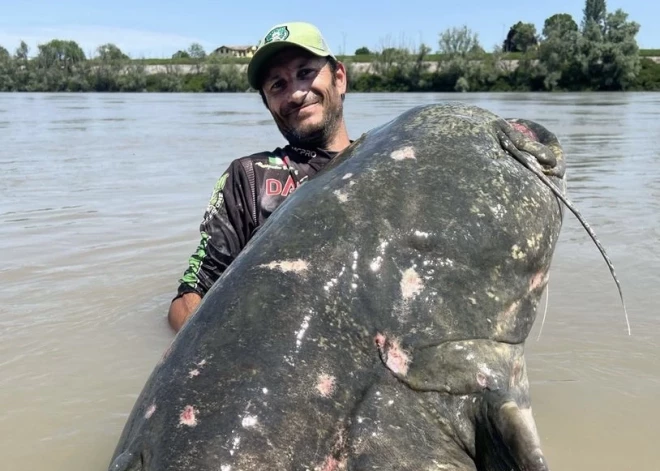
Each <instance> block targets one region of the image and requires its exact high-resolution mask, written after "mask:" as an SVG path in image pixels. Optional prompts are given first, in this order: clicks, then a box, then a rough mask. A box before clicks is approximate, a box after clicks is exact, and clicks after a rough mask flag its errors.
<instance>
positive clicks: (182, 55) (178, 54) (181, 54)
mask: <svg viewBox="0 0 660 471" xmlns="http://www.w3.org/2000/svg"><path fill="white" fill-rule="evenodd" d="M189 58H190V54H188V52H187V51H181V50H179V51H176V52H175V53H174V54H172V59H189Z"/></svg>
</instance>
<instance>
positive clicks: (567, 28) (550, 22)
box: [542, 13, 578, 39]
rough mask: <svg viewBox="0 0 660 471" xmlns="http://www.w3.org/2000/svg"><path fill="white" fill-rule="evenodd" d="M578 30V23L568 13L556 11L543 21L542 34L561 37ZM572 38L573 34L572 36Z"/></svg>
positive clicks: (546, 36) (547, 36)
mask: <svg viewBox="0 0 660 471" xmlns="http://www.w3.org/2000/svg"><path fill="white" fill-rule="evenodd" d="M577 32H578V25H577V23H576V22H575V20H574V19H573V17H572V16H571V15H569V14H568V13H557V14H556V15H552V16H551V17H549V18H547V19H546V20H545V22H544V23H543V31H542V34H543V36H544V37H545V38H546V39H547V38H549V37H550V36H552V37H556V38H562V37H564V36H566V35H571V34H574V33H577ZM573 38H574V36H573Z"/></svg>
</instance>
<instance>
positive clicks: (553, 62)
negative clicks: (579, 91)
mask: <svg viewBox="0 0 660 471" xmlns="http://www.w3.org/2000/svg"><path fill="white" fill-rule="evenodd" d="M543 36H544V40H543V41H542V42H541V44H540V46H539V51H538V60H539V69H540V74H541V75H542V76H543V77H544V87H545V89H547V90H555V89H557V88H561V89H567V88H571V87H572V86H573V84H575V83H579V82H580V81H581V77H582V72H581V69H582V67H581V65H580V61H579V57H578V54H579V49H580V43H581V41H582V39H581V36H580V32H579V31H578V27H577V24H576V23H575V21H574V20H573V18H572V17H571V15H568V14H566V13H560V14H557V15H553V16H551V17H549V18H548V19H546V20H545V23H544V26H543Z"/></svg>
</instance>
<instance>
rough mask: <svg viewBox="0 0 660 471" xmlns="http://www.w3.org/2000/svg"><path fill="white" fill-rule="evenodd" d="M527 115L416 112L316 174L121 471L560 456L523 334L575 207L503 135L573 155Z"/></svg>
mask: <svg viewBox="0 0 660 471" xmlns="http://www.w3.org/2000/svg"><path fill="white" fill-rule="evenodd" d="M532 124H533V123H532ZM512 129H513V128H512V127H511V126H508V125H507V123H506V122H504V121H503V120H502V119H501V118H499V117H497V116H495V115H493V114H492V113H490V112H488V111H486V110H483V109H479V108H476V107H471V106H465V105H460V104H450V105H442V106H440V105H438V106H425V107H418V108H414V109H412V110H410V111H409V112H407V113H404V114H403V115H401V116H400V117H398V118H397V119H395V120H393V121H392V122H390V123H388V124H386V125H384V126H382V127H380V128H377V129H375V130H373V131H372V132H370V133H368V134H366V135H364V136H362V137H361V138H360V139H358V140H357V141H356V142H355V143H354V144H353V145H352V146H351V147H350V148H349V149H348V150H347V151H345V152H344V153H342V154H340V155H339V156H338V157H337V158H336V159H335V160H334V161H333V162H332V163H331V164H329V165H328V167H326V169H325V170H324V171H323V172H321V173H320V174H318V176H317V177H316V178H315V179H313V180H311V181H310V182H308V183H306V184H305V185H303V186H301V187H300V188H298V189H297V190H296V192H295V193H294V194H293V195H291V197H289V198H288V199H287V200H286V201H285V203H284V204H283V205H282V206H280V208H278V210H276V211H275V212H274V213H273V215H272V216H271V217H270V218H269V220H268V221H267V222H266V224H265V225H264V226H263V227H262V228H261V229H260V230H259V231H258V232H257V234H256V235H255V236H254V238H253V239H252V240H251V241H250V243H249V244H248V246H247V247H246V249H245V251H244V252H243V253H242V254H241V255H240V256H239V257H238V258H237V259H236V260H235V262H234V263H232V265H231V266H230V269H229V270H228V271H227V272H226V273H225V275H224V276H223V277H222V278H221V279H220V280H219V281H218V282H217V283H216V284H215V285H214V286H213V288H212V289H211V290H210V292H209V293H208V295H207V296H206V297H205V298H204V300H203V302H202V304H201V305H200V307H199V308H198V311H197V313H196V314H195V316H194V317H193V318H192V319H191V320H190V321H189V322H188V323H187V324H186V326H185V327H184V328H183V329H182V330H181V331H180V332H179V334H178V335H177V337H176V339H175V340H174V343H173V345H172V348H171V351H170V352H169V354H168V355H167V357H166V358H164V359H163V361H162V362H161V363H159V365H157V367H156V368H155V370H154V372H153V373H152V376H151V377H150V378H149V380H148V382H147V384H146V385H145V387H144V389H143V391H142V393H141V395H140V397H139V398H138V400H137V402H136V405H135V408H134V410H133V412H132V414H131V416H130V418H129V420H128V421H127V424H126V427H125V429H124V431H123V434H122V436H121V437H120V440H119V444H118V446H117V450H116V453H115V457H114V458H113V460H116V461H114V465H113V466H111V469H114V470H116V471H126V470H129V469H135V470H138V469H144V470H159V471H184V470H202V471H206V470H218V469H220V470H221V471H238V470H241V471H256V470H264V469H273V470H296V471H297V470H310V471H311V470H314V471H335V470H336V471H339V470H344V469H345V470H371V469H379V470H411V471H412V470H435V469H449V470H453V469H456V470H458V469H468V470H471V469H479V470H482V469H483V470H490V469H500V468H501V467H502V466H506V467H507V469H522V466H523V465H524V466H525V467H526V469H539V470H541V469H546V467H545V466H546V465H545V463H544V462H543V460H538V459H537V458H538V457H539V456H540V455H538V453H539V449H538V443H537V441H536V438H535V437H537V434H536V430H535V425H534V424H533V421H531V422H530V421H529V420H527V419H525V418H526V417H528V416H530V417H531V411H530V400H529V391H528V383H527V375H526V369H525V363H524V357H523V344H524V341H525V339H526V337H527V335H528V334H529V331H530V329H531V327H532V324H533V322H534V319H535V315H536V307H537V303H538V301H539V298H540V296H541V293H542V290H543V288H544V286H545V283H546V282H547V273H548V270H549V268H550V263H551V259H552V253H553V250H554V247H555V244H556V241H557V238H558V235H559V231H560V227H561V212H560V209H559V204H558V202H557V200H556V197H555V196H554V195H553V193H552V192H551V191H550V190H549V189H548V188H547V187H546V186H544V184H543V183H542V182H541V181H540V180H539V178H538V177H537V176H535V175H534V174H533V173H532V172H530V171H529V170H528V169H526V168H525V167H524V166H523V165H521V163H520V162H518V161H517V160H516V159H515V158H514V157H513V156H512V155H511V154H510V153H509V152H507V150H506V149H505V148H504V146H503V144H502V135H506V136H511V143H514V142H515V144H510V145H516V146H518V148H522V147H524V148H526V149H530V151H531V152H532V153H533V152H538V153H539V154H543V155H541V157H542V159H541V160H543V161H546V160H547V161H553V159H554V160H559V161H563V156H562V155H561V153H560V150H561V148H560V147H559V145H558V143H557V142H556V141H555V140H552V139H554V137H553V136H552V135H551V134H549V133H548V132H547V131H546V130H543V129H542V128H540V127H539V128H538V129H534V130H533V131H534V133H535V135H538V136H542V137H543V136H545V138H547V139H546V141H547V142H546V143H547V144H548V146H547V147H545V146H541V145H540V144H539V143H532V142H531V141H529V142H527V141H524V139H523V140H521V139H522V138H521V137H520V136H523V134H520V133H518V134H517V135H514V134H512V133H511V130H512ZM507 133H509V134H507ZM548 136H549V137H548ZM532 144H534V145H532ZM507 145H509V144H507ZM551 149H552V150H551ZM553 179H554V181H555V182H556V183H557V184H559V185H560V187H561V188H564V187H563V182H562V181H560V180H559V179H558V178H554V177H553ZM337 192H340V194H341V195H343V197H342V198H338V197H337ZM294 268H295V269H294ZM202 362H203V363H202ZM191 371H196V373H195V374H192V375H191V374H190V373H191ZM495 392H496V393H497V394H495ZM153 405H155V406H156V407H155V408H154V407H152V406H153ZM501 431H506V432H507V434H506V437H507V438H506V439H505V440H502V439H501V438H500V432H501ZM530 437H531V438H530ZM532 460H536V461H534V464H533V465H531V464H530V463H532Z"/></svg>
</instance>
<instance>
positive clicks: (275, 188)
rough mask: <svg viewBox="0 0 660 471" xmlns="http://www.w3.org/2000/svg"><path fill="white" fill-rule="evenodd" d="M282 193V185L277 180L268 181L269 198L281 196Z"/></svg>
mask: <svg viewBox="0 0 660 471" xmlns="http://www.w3.org/2000/svg"><path fill="white" fill-rule="evenodd" d="M281 192H282V183H280V181H279V180H276V179H275V178H269V179H267V180H266V194H267V195H268V196H274V195H279V194H280V193H281Z"/></svg>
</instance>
